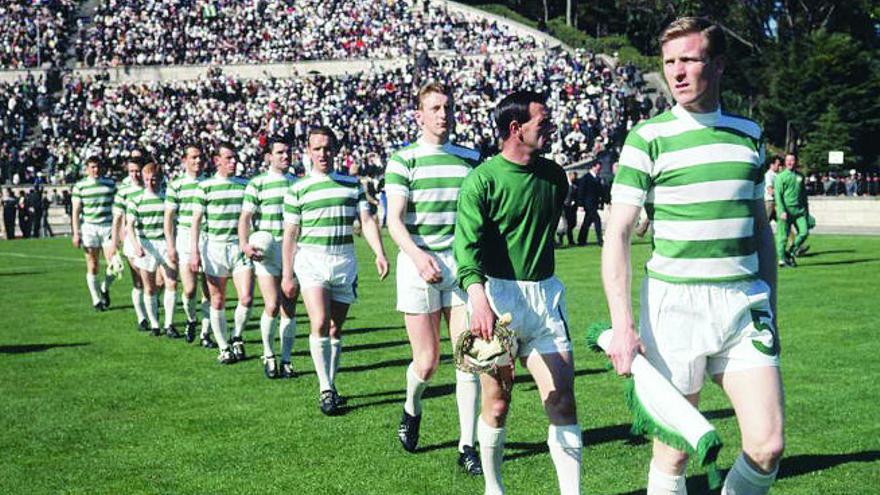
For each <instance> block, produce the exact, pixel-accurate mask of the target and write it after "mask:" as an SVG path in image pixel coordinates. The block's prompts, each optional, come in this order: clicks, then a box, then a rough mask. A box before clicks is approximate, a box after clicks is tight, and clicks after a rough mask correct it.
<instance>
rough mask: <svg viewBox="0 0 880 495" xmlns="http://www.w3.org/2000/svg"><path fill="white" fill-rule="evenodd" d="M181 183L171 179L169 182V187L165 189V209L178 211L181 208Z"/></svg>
mask: <svg viewBox="0 0 880 495" xmlns="http://www.w3.org/2000/svg"><path fill="white" fill-rule="evenodd" d="M179 188H180V183H179V182H177V181H171V183H170V184H168V189H167V190H166V191H165V209H166V210H171V211H175V212H176V211H177V210H178V209H180V196H179V194H180V191H179Z"/></svg>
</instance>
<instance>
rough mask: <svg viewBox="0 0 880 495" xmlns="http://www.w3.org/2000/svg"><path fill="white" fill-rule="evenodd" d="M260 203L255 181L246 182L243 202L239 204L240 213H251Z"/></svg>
mask: <svg viewBox="0 0 880 495" xmlns="http://www.w3.org/2000/svg"><path fill="white" fill-rule="evenodd" d="M259 201H260V191H259V188H258V187H257V180H256V179H254V180H252V181H250V182H248V185H247V186H245V188H244V200H243V201H242V203H241V211H247V212H253V211H256V210H257V204H258V203H259Z"/></svg>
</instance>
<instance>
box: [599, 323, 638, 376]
mask: <svg viewBox="0 0 880 495" xmlns="http://www.w3.org/2000/svg"><path fill="white" fill-rule="evenodd" d="M644 352H645V345H644V344H642V340H641V339H640V338H639V336H638V334H636V332H635V330H634V329H632V328H627V329H615V330H614V333H613V335H612V337H611V345H609V346H608V349H607V350H606V351H605V354H606V355H608V358H609V359H610V360H611V364H613V365H614V370H615V371H616V372H617V374H618V375H629V374H630V372H631V370H632V362H633V359H635V357H636V354H639V353H644Z"/></svg>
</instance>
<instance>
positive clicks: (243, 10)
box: [75, 0, 537, 67]
mask: <svg viewBox="0 0 880 495" xmlns="http://www.w3.org/2000/svg"><path fill="white" fill-rule="evenodd" d="M200 3H201V7H200V8H192V7H193V6H192V5H191V2H184V1H182V0H105V1H102V2H101V3H100V5H99V7H98V9H97V11H96V12H95V15H94V23H93V25H91V26H90V27H89V28H88V29H85V30H82V31H81V35H80V37H79V39H78V40H77V41H76V44H75V46H76V55H77V59H78V60H79V61H80V63H82V64H83V65H85V66H89V67H92V66H98V67H108V66H118V65H172V64H230V63H265V62H282V61H295V60H330V59H352V58H393V57H402V56H413V55H415V53H416V52H417V51H418V49H419V48H420V45H424V46H423V47H421V48H422V49H432V50H455V51H456V52H458V53H460V54H466V53H474V54H476V53H495V52H499V51H509V50H514V51H522V50H528V49H531V48H536V47H537V42H536V41H535V39H534V38H532V37H522V36H517V35H515V34H513V33H512V32H511V31H510V30H509V29H507V28H506V27H504V26H501V25H498V24H496V23H495V22H492V21H488V20H486V19H485V18H476V17H475V18H469V17H465V16H464V15H462V14H458V13H454V12H450V11H448V10H447V9H446V8H445V7H443V6H427V7H425V8H424V9H422V10H419V9H413V8H412V4H411V2H409V1H385V2H381V1H380V2H377V1H374V0H349V1H345V2H326V1H324V0H297V1H296V2H294V1H291V0H268V1H260V2H242V1H236V0H217V1H213V2H200Z"/></svg>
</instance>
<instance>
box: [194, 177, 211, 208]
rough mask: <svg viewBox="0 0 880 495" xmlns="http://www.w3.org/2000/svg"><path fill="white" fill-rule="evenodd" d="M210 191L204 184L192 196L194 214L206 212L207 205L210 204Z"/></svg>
mask: <svg viewBox="0 0 880 495" xmlns="http://www.w3.org/2000/svg"><path fill="white" fill-rule="evenodd" d="M207 198H208V191H207V188H206V187H205V186H204V185H203V184H199V186H198V187H197V188H195V191H194V192H193V195H192V211H193V213H201V212H203V211H204V210H205V205H206V204H207V203H208V201H207Z"/></svg>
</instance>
